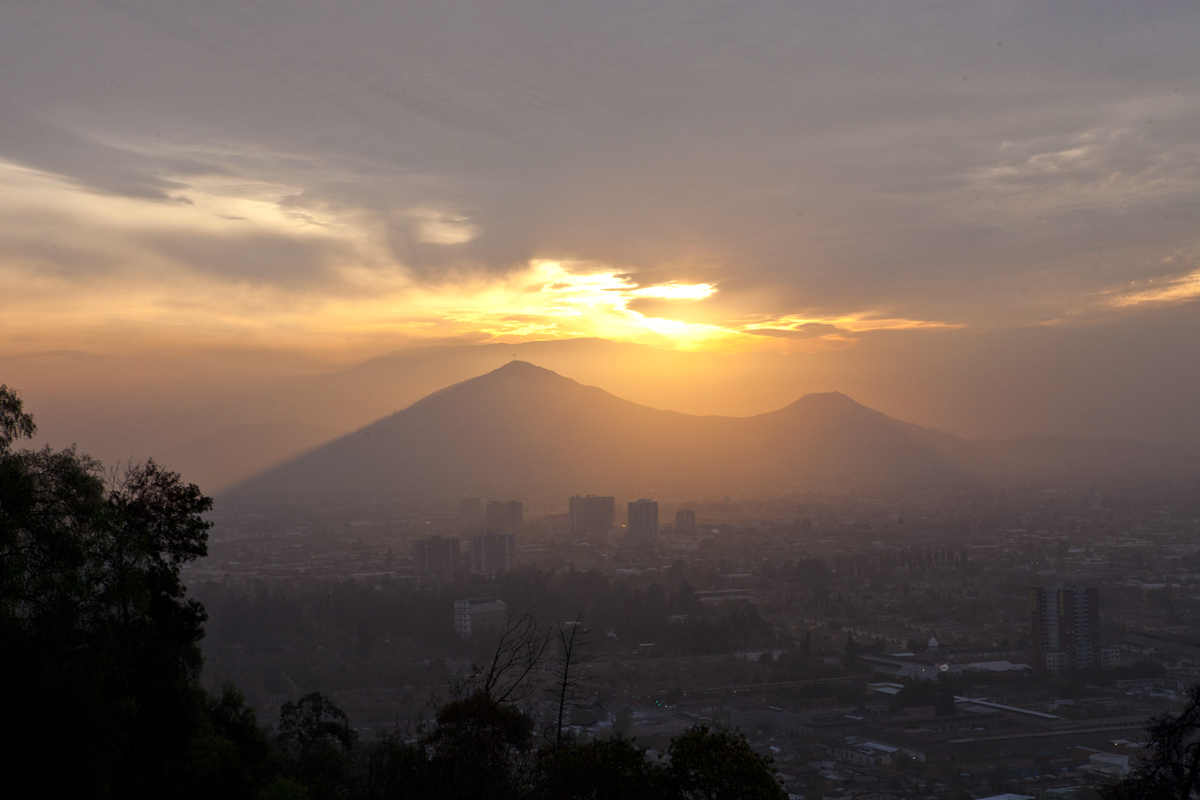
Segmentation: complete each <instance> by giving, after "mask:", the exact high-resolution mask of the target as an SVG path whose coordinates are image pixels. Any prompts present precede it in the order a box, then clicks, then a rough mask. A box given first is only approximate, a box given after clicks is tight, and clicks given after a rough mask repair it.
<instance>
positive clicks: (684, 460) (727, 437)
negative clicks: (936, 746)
mask: <svg viewBox="0 0 1200 800" xmlns="http://www.w3.org/2000/svg"><path fill="white" fill-rule="evenodd" d="M1114 446H1115V445H1113V444H1112V443H1108V444H1104V443H1097V442H1089V441H1087V440H1085V441H1084V443H1083V444H1081V445H1079V446H1077V447H1076V448H1075V449H1076V450H1078V451H1086V450H1089V448H1090V449H1091V450H1093V451H1094V450H1096V448H1101V449H1103V448H1105V447H1108V448H1110V449H1111V448H1112V447H1114ZM1147 447H1148V448H1150V450H1153V452H1154V454H1155V456H1156V457H1161V452H1160V451H1159V450H1158V449H1155V448H1154V447H1153V446H1147ZM1034 449H1036V448H1034ZM1027 451H1029V452H1027ZM1036 455H1037V454H1036V453H1032V452H1031V448H1030V447H1029V446H1028V445H1022V444H1020V443H1016V444H1014V443H1013V442H1012V441H1009V440H999V441H997V442H989V441H987V440H967V439H961V438H959V437H956V436H954V435H952V434H949V433H946V432H944V431H940V430H937V429H932V428H922V427H920V426H917V425H913V424H911V423H907V422H902V421H900V420H895V419H893V418H891V417H888V416H887V415H885V414H883V413H882V412H879V411H876V410H874V409H871V408H868V407H867V406H864V405H862V404H860V403H858V402H856V401H854V400H853V399H852V398H850V397H849V396H847V395H845V394H843V393H840V392H821V393H812V394H807V395H804V396H802V397H800V398H798V399H797V400H795V401H793V402H792V403H789V404H788V405H786V406H784V407H783V408H780V409H776V410H774V411H768V412H764V413H762V414H756V415H753V416H749V417H726V416H718V415H708V416H695V415H689V414H685V413H682V412H678V411H669V410H664V409H655V408H651V407H649V406H644V405H640V404H637V403H634V402H632V401H629V400H625V399H622V398H620V397H617V396H615V395H613V394H610V393H609V392H606V391H604V390H603V389H601V388H598V387H595V386H586V385H584V384H582V383H579V382H577V381H575V380H573V379H571V378H567V377H564V376H562V375H559V374H558V373H556V372H553V371H551V370H548V369H545V368H543V367H539V366H536V365H534V364H532V363H529V362H526V361H512V362H509V363H507V364H505V365H503V366H501V367H499V368H497V369H495V370H492V371H491V372H487V373H484V374H483V375H478V376H475V377H473V378H468V379H467V380H464V381H460V382H458V383H455V384H452V385H450V386H447V387H444V388H442V389H439V390H437V391H435V392H433V393H431V394H429V395H427V396H425V397H423V398H421V399H419V400H417V401H416V402H414V403H412V404H411V405H409V406H408V407H407V408H405V409H403V410H401V411H397V412H394V413H392V414H389V415H387V416H385V417H382V418H380V419H377V420H375V421H374V422H372V423H370V424H368V425H366V426H364V427H362V428H360V429H358V430H357V431H354V432H352V433H349V434H346V435H344V436H342V437H339V438H337V439H334V440H333V441H331V442H328V443H326V444H324V445H320V446H318V447H316V448H314V449H313V450H311V451H309V452H307V453H305V454H303V455H301V456H299V457H298V458H295V459H292V460H291V461H288V462H286V463H284V464H282V465H279V466H277V467H274V468H273V469H270V470H268V471H266V472H265V473H263V474H261V475H258V476H256V477H254V478H251V479H250V480H248V481H245V482H243V483H241V484H239V485H237V486H235V487H233V488H232V489H231V490H229V491H228V492H227V493H226V496H227V497H229V498H231V499H235V500H250V499H256V500H265V501H281V502H282V501H286V500H289V499H291V500H295V499H296V498H305V499H307V500H316V499H318V498H335V497H336V498H351V497H361V498H370V497H380V496H385V495H396V494H416V493H418V492H429V493H434V494H439V495H455V494H463V495H483V496H491V497H499V496H513V497H524V498H534V497H547V498H550V497H556V496H567V495H568V494H577V493H588V492H591V493H602V494H619V495H621V496H629V495H638V496H697V495H699V494H704V493H706V492H707V493H712V492H717V493H719V494H722V495H723V494H728V493H730V492H734V493H738V494H742V495H744V496H745V495H747V494H753V495H757V496H768V495H770V496H778V495H780V494H787V493H790V492H794V491H830V492H844V491H872V490H905V489H917V488H930V487H935V486H940V487H962V488H967V487H971V486H977V485H979V484H980V483H981V482H982V481H984V480H986V479H987V477H988V476H989V473H993V472H996V471H999V472H1005V471H1007V472H1010V473H1014V474H1018V475H1031V474H1042V473H1044V474H1053V473H1055V472H1057V473H1064V472H1068V471H1071V470H1072V469H1074V470H1075V471H1077V472H1078V471H1080V470H1085V468H1086V467H1087V463H1086V462H1087V461H1088V460H1089V459H1090V460H1091V461H1095V456H1094V453H1092V454H1091V455H1090V456H1088V457H1079V458H1074V459H1073V460H1072V458H1067V459H1066V461H1067V462H1070V463H1058V464H1050V465H1048V466H1047V465H1045V464H1039V463H1036V462H1037V458H1036ZM1068 455H1069V454H1068ZM1084 455H1085V456H1087V454H1086V453H1085V454H1084ZM1030 459H1033V460H1032V461H1030V463H1025V461H1029V460H1030ZM1060 460H1061V459H1060ZM1108 460H1112V459H1108ZM1118 460H1119V459H1118ZM995 464H999V467H998V468H993V467H994V466H995Z"/></svg>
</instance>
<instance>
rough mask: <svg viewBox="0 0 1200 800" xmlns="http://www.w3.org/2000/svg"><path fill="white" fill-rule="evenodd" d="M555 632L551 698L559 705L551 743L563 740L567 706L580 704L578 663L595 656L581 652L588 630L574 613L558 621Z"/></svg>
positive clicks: (580, 684) (585, 642)
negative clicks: (562, 621)
mask: <svg viewBox="0 0 1200 800" xmlns="http://www.w3.org/2000/svg"><path fill="white" fill-rule="evenodd" d="M555 636H556V638H557V639H558V653H557V654H556V655H555V656H554V657H553V659H552V662H551V666H550V674H551V677H552V678H553V685H552V689H553V692H554V700H555V704H556V705H557V706H558V717H557V724H556V726H555V730H554V743H555V744H556V745H559V744H562V741H563V722H564V717H565V714H566V710H567V708H568V707H570V708H578V707H580V703H579V700H580V697H581V694H582V679H581V678H580V676H579V672H578V667H579V666H580V664H582V663H583V662H585V661H590V660H591V659H592V658H594V656H593V655H592V654H590V653H585V652H583V649H584V648H585V647H587V632H586V631H585V630H584V629H583V625H582V623H581V618H580V617H576V618H575V621H574V622H568V623H564V624H561V625H558V626H557V627H556V628H555Z"/></svg>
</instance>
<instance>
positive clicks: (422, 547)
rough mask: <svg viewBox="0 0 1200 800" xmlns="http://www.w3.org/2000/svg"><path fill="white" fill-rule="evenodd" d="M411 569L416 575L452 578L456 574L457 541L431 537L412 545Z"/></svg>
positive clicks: (453, 538) (457, 562)
mask: <svg viewBox="0 0 1200 800" xmlns="http://www.w3.org/2000/svg"><path fill="white" fill-rule="evenodd" d="M412 557H413V567H414V569H415V570H416V572H417V574H418V575H433V576H436V577H442V578H452V577H454V575H455V573H457V572H458V564H459V549H458V539H457V538H456V537H453V536H451V537H448V538H445V539H443V538H442V537H441V536H431V537H429V538H428V539H418V540H416V541H415V542H413V543H412Z"/></svg>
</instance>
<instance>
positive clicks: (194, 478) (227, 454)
mask: <svg viewBox="0 0 1200 800" xmlns="http://www.w3.org/2000/svg"><path fill="white" fill-rule="evenodd" d="M337 435H338V431H334V430H330V429H328V428H321V427H318V426H316V425H308V424H306V423H303V422H298V421H296V420H284V421H282V422H268V423H263V424H258V425H231V426H229V427H227V428H222V429H221V430H219V431H214V432H213V433H210V434H207V435H205V436H200V437H198V438H196V439H192V440H191V441H189V442H185V443H184V444H181V445H179V446H178V447H175V448H172V449H171V450H168V451H167V452H165V453H161V454H159V455H157V456H155V460H157V461H158V462H159V463H160V464H162V465H163V466H164V467H167V468H168V469H172V470H175V471H176V472H178V473H180V474H182V475H183V477H184V478H185V479H186V480H187V481H188V483H195V484H197V485H199V487H200V488H201V489H202V490H203V491H205V492H208V493H210V494H211V493H212V492H219V491H221V490H222V489H225V488H227V487H229V486H231V485H233V484H235V483H238V482H239V481H243V480H245V479H247V478H250V477H252V476H254V475H257V474H259V473H260V472H263V471H264V470H266V469H269V468H270V467H273V466H275V465H276V464H281V463H283V462H284V461H287V460H288V459H289V458H292V457H294V456H296V455H299V454H300V453H303V452H305V451H306V450H309V449H311V448H313V447H315V446H316V445H319V444H322V443H324V442H328V441H329V440H330V439H332V438H334V437H335V436H337Z"/></svg>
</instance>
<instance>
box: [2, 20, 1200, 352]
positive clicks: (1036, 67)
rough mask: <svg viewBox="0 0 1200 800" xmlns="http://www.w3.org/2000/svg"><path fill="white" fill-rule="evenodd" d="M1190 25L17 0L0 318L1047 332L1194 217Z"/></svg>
mask: <svg viewBox="0 0 1200 800" xmlns="http://www.w3.org/2000/svg"><path fill="white" fill-rule="evenodd" d="M1198 28H1200V19H1198V18H1197V15H1196V13H1195V7H1194V4H1190V3H1185V2H1163V3H1156V4H1154V7H1153V8H1152V9H1142V10H1141V11H1140V13H1138V14H1136V15H1131V14H1129V13H1128V12H1127V10H1126V9H1125V8H1124V7H1123V6H1122V5H1121V4H1115V3H1113V4H1109V3H1101V4H1099V5H1098V6H1097V5H1094V4H1081V3H1071V2H1068V3H1061V4H1037V3H1035V4H1028V3H1017V2H998V3H991V4H984V5H963V4H959V3H950V2H921V3H917V4H915V5H911V6H906V7H904V8H903V9H900V8H887V9H881V8H880V7H878V6H877V5H875V4H866V3H858V2H848V3H837V4H824V3H805V2H799V3H796V2H777V1H776V0H753V2H749V3H744V4H741V5H740V6H739V7H738V8H737V9H731V8H729V7H726V6H724V5H722V4H717V3H710V2H706V1H705V2H699V3H696V2H691V1H690V0H688V1H685V0H667V1H666V2H663V3H658V4H655V5H653V6H646V5H644V4H639V3H634V2H632V0H615V2H612V3H604V4H589V3H582V2H566V3H562V2H550V0H520V2H516V3H512V4H508V5H507V6H506V7H504V8H503V9H500V8H497V7H496V6H495V5H494V4H488V3H484V2H477V1H476V0H448V2H446V3H438V4H424V5H420V4H418V5H403V4H401V5H397V4H395V3H391V2H385V1H384V0H348V2H347V3H345V4H343V5H342V6H341V7H340V9H339V13H338V14H336V15H330V14H329V13H328V11H327V9H325V8H324V7H323V6H322V5H321V4H317V3H303V2H302V3H298V4H288V5H282V4H277V3H272V2H265V3H256V4H252V5H250V6H247V5H245V4H241V3H233V2H213V3H206V4H200V5H196V4H191V5H187V4H184V5H179V4H177V5H173V6H163V5H162V4H158V3H150V2H148V1H146V2H144V1H143V0H122V2H118V3H109V4H95V5H93V6H89V7H87V8H85V9H79V10H78V13H75V14H71V15H64V14H58V13H56V12H54V11H53V10H51V9H48V8H47V7H46V6H45V5H44V4H25V5H22V6H19V7H16V8H14V9H12V10H11V11H10V12H9V13H8V14H7V15H6V24H5V26H4V27H3V29H0V71H2V72H3V74H4V75H5V76H6V80H5V81H4V82H3V85H0V109H3V111H2V112H0V114H3V115H4V116H3V118H2V119H0V159H4V160H5V161H6V162H7V163H8V164H10V165H17V166H19V167H20V168H21V169H23V170H25V172H21V171H20V169H15V168H14V169H7V170H2V171H0V195H3V194H7V195H8V196H9V197H10V198H18V199H19V201H20V202H19V203H15V204H14V203H10V204H9V205H7V206H5V208H6V209H7V211H8V212H11V213H12V214H15V215H16V216H10V217H9V223H8V224H6V225H0V228H2V236H3V240H2V241H0V282H2V283H3V286H5V287H7V289H8V290H9V291H14V292H17V293H18V296H19V297H22V298H24V299H23V300H21V301H13V300H11V299H9V300H7V301H6V304H5V305H4V308H5V309H7V313H9V314H17V315H19V316H20V317H21V318H22V319H25V320H28V321H30V324H33V322H32V321H33V320H36V319H38V318H39V314H38V313H37V309H40V308H42V307H41V306H39V305H38V303H41V302H43V301H42V300H41V299H39V298H42V297H43V296H49V295H50V294H55V293H56V294H57V296H58V297H59V298H60V299H63V298H66V299H64V300H63V302H64V304H65V305H68V306H71V307H73V308H74V307H77V306H76V303H78V304H80V305H79V306H78V307H82V306H86V305H87V302H88V300H87V298H88V297H93V298H98V297H103V298H105V303H106V304H107V309H108V318H109V319H111V320H116V321H121V320H124V321H126V322H132V321H140V322H139V323H138V324H139V325H140V324H146V325H149V324H150V323H148V322H146V321H147V320H151V319H154V320H160V319H163V318H167V319H179V318H180V316H179V311H178V309H179V307H180V304H181V303H183V304H185V305H188V306H189V307H192V308H194V315H195V317H194V318H195V319H197V320H202V319H204V317H205V313H204V310H203V309H204V308H205V304H206V303H209V304H211V307H210V308H208V314H209V315H210V316H212V317H213V318H216V319H221V320H225V321H226V322H228V324H229V325H233V326H234V327H236V328H239V329H240V327H239V326H244V327H247V328H253V329H257V330H264V331H265V330H268V329H272V330H274V329H275V328H273V327H272V326H275V325H276V324H278V325H279V328H278V330H279V331H281V332H280V333H278V334H276V335H280V336H283V335H284V333H283V331H286V335H299V334H298V333H297V331H300V330H302V329H309V330H312V331H335V330H336V331H339V334H338V335H349V336H368V335H371V336H373V335H376V332H377V331H378V330H380V329H381V328H387V327H388V326H392V327H393V328H394V329H396V330H405V331H408V333H411V334H413V335H419V334H420V332H422V331H425V332H428V335H430V336H434V335H436V336H457V335H465V334H469V333H470V332H471V331H476V332H477V333H480V334H483V335H509V334H510V333H512V332H514V331H515V332H517V333H515V334H513V335H520V336H527V335H534V334H535V333H536V334H538V335H575V334H576V333H578V332H591V333H592V334H595V335H601V334H605V335H613V336H624V337H630V338H633V339H637V340H641V339H640V338H639V337H650V338H652V339H653V341H655V342H656V343H670V342H677V343H680V346H686V347H699V346H705V347H733V346H736V347H747V348H754V347H762V346H764V345H765V344H769V342H768V340H774V341H775V343H776V344H778V345H779V346H784V345H786V344H787V343H789V342H793V343H813V344H814V346H825V345H826V344H827V345H829V346H831V347H832V346H835V345H836V346H845V344H846V343H847V342H850V343H852V342H853V341H854V340H856V339H858V338H859V337H860V336H861V335H863V334H864V333H868V332H871V331H875V330H888V329H892V328H891V327H889V326H896V327H903V326H904V325H910V326H917V327H921V326H934V327H936V326H942V327H943V328H944V327H945V326H946V325H949V324H955V325H966V326H971V327H979V328H989V327H1004V326H1019V325H1024V324H1032V323H1037V322H1041V321H1044V320H1046V319H1055V318H1059V317H1061V316H1063V315H1064V314H1068V313H1070V311H1071V309H1076V308H1079V307H1081V306H1084V305H1087V304H1089V303H1093V302H1095V298H1096V297H1097V296H1107V295H1105V293H1106V292H1108V291H1110V289H1111V288H1112V287H1113V286H1124V287H1129V286H1131V285H1133V284H1135V283H1136V282H1138V281H1145V280H1146V279H1147V274H1146V273H1145V272H1144V270H1143V267H1142V265H1144V264H1146V263H1156V262H1157V261H1159V260H1161V258H1162V257H1164V256H1166V255H1169V254H1170V253H1173V252H1176V251H1178V250H1179V249H1180V248H1186V247H1189V246H1193V245H1195V244H1196V243H1197V241H1198V239H1197V233H1196V230H1195V219H1196V214H1197V213H1200V207H1198V206H1197V200H1196V197H1197V196H1200V195H1198V192H1197V189H1200V185H1198V184H1200V174H1198V173H1197V164H1198V163H1200V145H1197V144H1196V142H1200V87H1198V86H1197V85H1196V84H1195V82H1194V81H1193V80H1191V78H1190V76H1191V75H1195V74H1200V54H1198V53H1197V50H1196V48H1195V47H1194V40H1195V35H1196V33H1197V32H1198V30H1197V29H1198ZM31 176H32V177H31ZM35 184H36V185H35ZM23 228H24V229H23ZM546 263H558V264H562V265H569V268H567V272H568V273H569V278H567V279H564V280H566V285H565V287H564V288H551V289H547V290H546V291H542V288H540V287H544V286H551V285H552V284H554V281H550V282H549V283H539V281H541V280H542V279H543V278H545V277H546V276H544V275H542V274H541V272H539V270H541V269H542V267H541V266H539V265H542V264H546ZM606 276H607V277H606ZM620 276H626V277H620ZM1156 279H1157V278H1156ZM547 280H549V279H547ZM606 281H607V282H608V283H605V282H606ZM597 282H599V284H603V285H604V286H607V288H603V287H602V286H600V285H599V284H597ZM1138 285H1140V284H1138ZM1181 285H1182V286H1185V287H1186V285H1187V284H1186V283H1185V284H1181ZM535 286H536V287H539V288H533V287H535ZM522 287H523V288H522ZM1172 287H1174V288H1172ZM1143 288H1144V289H1145V290H1146V291H1152V292H1154V291H1160V290H1167V291H1173V292H1179V291H1184V292H1186V291H1188V290H1187V289H1186V288H1185V289H1180V288H1178V287H1176V286H1175V284H1171V285H1170V286H1167V285H1166V284H1163V285H1162V286H1159V285H1154V286H1150V285H1146V286H1145V287H1143ZM181 292H186V293H189V294H187V296H181ZM243 292H248V294H242V293H243ZM72 293H77V295H78V300H74V299H69V298H70V297H71V296H72ZM472 293H476V294H474V295H472ZM122 296H126V297H128V298H131V299H130V300H128V301H122V300H121V299H120V298H121V297H122ZM1132 296H1134V295H1130V297H1132ZM1146 296H1147V297H1151V296H1158V295H1146ZM1170 296H1173V295H1170ZM531 298H536V302H534V301H532V300H531ZM588 298H590V299H588ZM1158 302H1161V301H1158V300H1155V301H1145V302H1139V303H1133V304H1132V305H1138V306H1139V307H1142V308H1147V307H1149V306H1150V305H1153V304H1154V303H1158ZM123 303H125V304H123ZM496 303H512V304H513V306H512V308H511V309H500V308H499V307H497V306H496V305H495V304H496ZM156 304H158V305H156ZM271 304H275V305H274V307H273V308H272V309H271V310H270V313H267V314H266V318H269V319H270V320H273V321H272V322H270V323H262V322H261V321H260V318H259V317H256V316H252V317H249V318H246V319H242V320H240V321H236V320H237V314H238V313H243V312H244V313H246V314H252V315H262V314H264V313H266V311H265V310H264V309H267V308H268V307H269V306H271ZM489 304H491V305H490V306H489ZM1114 307H1115V306H1114ZM239 309H242V311H239ZM531 309H532V310H531ZM501 310H508V311H512V312H513V313H512V314H510V316H509V317H507V318H505V317H503V316H502V314H501V313H500V311H501ZM189 313H192V312H189ZM489 314H490V316H489ZM84 316H85V317H86V318H89V319H91V318H92V317H90V316H88V315H84ZM185 316H187V315H185ZM11 318H12V317H10V319H11ZM187 318H188V319H191V318H192V317H190V316H187ZM355 319H357V320H360V323H358V324H351V323H350V322H349V320H355ZM306 320H307V321H306ZM946 321H950V322H946ZM155 324H158V323H155ZM222 324H225V323H222ZM473 325H477V326H479V327H477V328H472V327H471V326H473ZM822 325H830V326H832V327H833V330H825V329H824V328H821V327H819V326H822ZM146 330H147V331H150V329H149V328H147V329H146ZM346 331H349V333H345V332H346ZM408 333H406V335H408ZM145 335H150V336H152V335H154V334H153V332H147V333H146V334H145ZM263 335H264V336H265V335H267V333H265V332H264V333H263ZM822 343H824V344H822ZM806 346H807V345H806Z"/></svg>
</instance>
